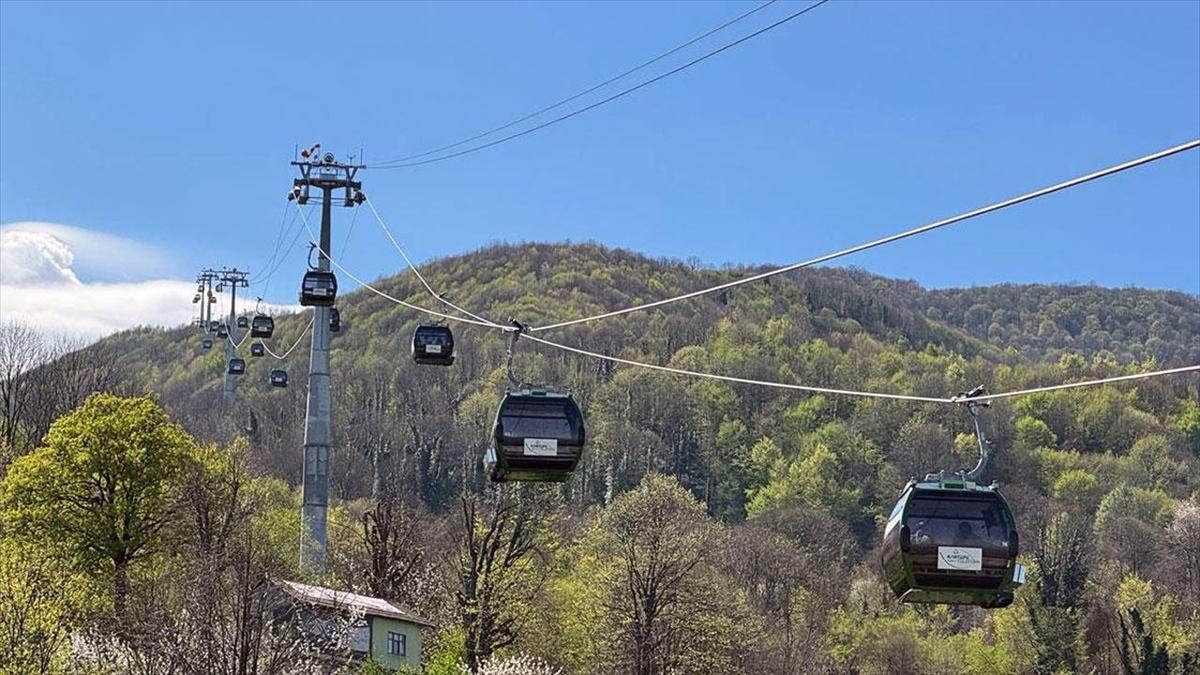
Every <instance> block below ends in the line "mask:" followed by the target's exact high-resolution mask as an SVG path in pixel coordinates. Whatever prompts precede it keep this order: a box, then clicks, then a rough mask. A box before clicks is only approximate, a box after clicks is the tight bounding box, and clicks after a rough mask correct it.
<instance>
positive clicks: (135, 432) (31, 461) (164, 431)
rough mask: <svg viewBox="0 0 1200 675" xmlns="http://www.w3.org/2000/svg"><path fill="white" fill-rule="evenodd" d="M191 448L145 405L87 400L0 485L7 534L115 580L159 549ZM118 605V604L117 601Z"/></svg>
mask: <svg viewBox="0 0 1200 675" xmlns="http://www.w3.org/2000/svg"><path fill="white" fill-rule="evenodd" d="M194 447H195V442H194V441H193V440H192V438H191V437H190V436H189V435H188V434H187V433H186V432H185V431H184V430H183V429H182V428H181V427H179V426H178V425H177V424H173V423H171V422H170V421H169V420H168V418H167V415H166V413H165V412H164V411H163V410H162V409H161V408H159V407H158V405H157V404H155V403H154V401H152V400H150V399H148V398H120V397H117V396H112V395H108V394H95V395H93V396H91V397H89V398H88V399H87V401H86V402H85V403H84V404H83V406H81V407H80V408H79V409H78V410H76V411H75V412H73V413H71V414H69V415H67V416H65V417H63V418H61V419H59V420H58V421H56V422H55V423H54V425H53V426H51V428H50V433H49V434H47V436H46V442H45V446H44V447H42V448H39V449H38V450H36V451H34V452H32V453H30V454H28V455H25V456H24V457H21V458H19V459H18V460H17V461H16V462H14V463H13V465H12V467H11V468H10V469H9V472H8V475H7V477H6V478H5V480H4V483H3V485H2V486H0V518H3V523H4V527H5V531H6V532H9V533H11V534H13V535H18V536H21V537H23V538H26V539H27V540H28V541H31V542H37V543H38V544H39V545H41V546H46V547H48V548H56V549H59V550H61V551H62V552H63V553H64V554H65V555H67V556H69V557H70V558H72V559H73V560H75V561H76V562H77V564H78V568H79V569H81V570H88V571H90V572H92V573H95V572H97V571H98V570H101V569H104V568H103V567H102V566H99V565H97V563H101V562H103V563H108V564H109V565H111V567H109V568H108V569H104V572H103V573H104V574H106V575H107V574H114V573H115V574H117V578H116V580H115V581H116V583H117V587H116V588H115V592H116V593H117V595H118V596H120V595H121V594H122V592H123V589H122V588H121V587H120V584H121V583H122V579H121V578H120V575H121V574H122V573H123V572H124V567H125V566H126V565H128V564H129V563H131V562H133V561H134V560H136V559H138V558H139V557H141V556H143V555H144V554H145V553H146V552H147V551H149V550H153V549H154V548H155V547H156V546H157V545H158V544H159V543H160V538H161V534H162V531H163V528H164V527H165V526H166V525H167V524H168V523H169V522H170V519H171V516H172V513H173V512H174V509H175V506H176V499H177V497H178V493H179V488H180V483H181V481H182V479H183V477H184V475H185V473H186V470H187V467H188V465H189V463H190V462H191V461H192V451H193V449H194ZM117 600H118V602H120V600H121V598H120V597H118V598H117Z"/></svg>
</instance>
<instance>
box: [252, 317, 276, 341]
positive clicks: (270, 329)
mask: <svg viewBox="0 0 1200 675" xmlns="http://www.w3.org/2000/svg"><path fill="white" fill-rule="evenodd" d="M274 334H275V319H272V318H271V317H269V316H267V315H266V314H255V315H254V320H253V321H251V322H250V337H256V338H269V337H271V336H272V335H274Z"/></svg>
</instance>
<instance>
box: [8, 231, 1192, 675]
mask: <svg viewBox="0 0 1200 675" xmlns="http://www.w3.org/2000/svg"><path fill="white" fill-rule="evenodd" d="M422 270H423V272H424V273H425V274H426V276H427V278H428V279H429V282H430V283H431V285H432V286H433V287H434V288H436V289H438V290H439V291H440V292H445V293H446V295H447V296H448V297H449V298H451V299H452V300H453V301H454V302H455V303H456V304H459V305H462V306H464V307H467V308H470V309H471V310H472V311H475V312H478V313H481V314H483V315H485V316H488V317H490V318H492V319H493V320H496V321H500V322H507V320H508V319H509V318H510V317H511V318H517V319H519V320H520V321H522V322H526V323H531V324H535V325H536V324H544V323H548V322H551V321H555V320H563V319H570V318H574V317H581V316H585V315H590V314H594V313H597V312H600V311H604V310H609V309H616V308H620V307H625V306H629V305H631V304H636V303H640V302H647V301H652V300H655V299H659V298H664V297H668V296H671V295H675V294H678V293H683V292H687V291H690V290H694V289H698V288H703V287H707V286H710V285H713V284H717V283H721V282H723V281H728V280H732V279H734V278H737V277H741V276H743V275H746V274H750V273H754V272H757V271H761V270H759V269H756V268H744V267H727V268H720V269H715V268H711V267H706V266H704V265H701V264H699V263H698V262H697V261H677V260H660V259H651V258H647V257H644V256H641V255H638V254H636V253H632V252H628V251H624V250H618V249H611V248H606V247H603V246H600V245H596V244H521V245H493V246H489V247H487V248H484V249H482V250H479V251H475V252H472V253H468V254H464V255H461V256H456V257H451V258H445V259H440V260H435V261H432V262H430V263H428V264H427V265H425V266H424V267H423V268H422ZM350 285H351V284H350V283H349V282H345V283H344V285H343V294H342V295H341V296H340V297H339V301H338V306H339V308H340V311H341V318H342V330H341V332H340V333H338V334H337V335H336V336H335V337H334V339H333V352H332V362H333V394H334V408H333V414H334V451H333V455H332V457H331V462H330V478H331V486H330V489H331V513H330V525H329V532H330V552H329V560H328V570H327V572H326V573H325V574H324V575H323V576H321V577H319V578H311V577H306V576H305V575H304V574H302V573H301V572H300V570H299V568H298V559H297V558H298V540H299V531H300V523H299V503H300V497H299V487H298V486H299V482H300V478H301V466H300V459H299V458H300V456H301V455H300V453H301V448H302V445H303V441H302V437H303V427H304V415H305V395H306V385H305V382H306V374H307V373H306V369H307V342H306V341H304V342H302V343H301V344H300V347H299V348H298V349H297V350H296V351H295V352H294V353H293V354H292V355H291V356H290V357H289V358H288V359H287V360H286V361H285V362H284V363H283V366H282V367H286V368H287V370H288V372H289V375H290V380H291V384H290V386H288V387H287V388H283V389H280V388H272V387H271V386H269V384H268V382H267V375H268V372H269V371H270V370H271V369H272V368H277V367H281V366H280V365H279V362H277V361H275V360H274V359H273V358H270V357H263V358H251V357H249V355H248V348H247V347H248V343H247V344H244V345H243V351H244V352H247V354H246V358H247V363H248V368H247V373H246V375H245V376H243V377H241V378H240V379H239V381H238V391H237V395H236V398H235V400H234V402H233V403H232V404H227V403H226V402H225V401H224V400H223V398H222V382H223V377H224V372H225V358H224V354H223V351H222V350H221V349H213V350H211V351H205V350H202V349H201V348H200V337H201V336H200V333H199V331H198V329H197V328H196V327H194V326H187V327H175V328H170V329H163V328H141V329H135V330H129V331H125V332H122V333H118V334H116V335H112V336H110V337H108V338H105V339H103V340H101V341H99V342H97V343H94V344H91V345H87V346H82V345H79V344H76V343H72V342H70V341H69V340H64V339H57V338H53V337H50V336H45V335H40V334H38V333H36V332H35V331H33V330H31V329H30V328H28V327H26V326H22V325H19V324H6V325H4V326H3V329H2V331H0V476H2V482H0V672H4V673H29V672H55V673H118V672H120V673H124V672H136V673H206V674H207V673H229V674H231V675H232V674H235V673H236V674H247V673H287V672H297V669H298V668H299V666H297V664H300V663H303V662H304V661H303V659H304V654H303V653H302V651H303V649H302V646H301V647H298V646H297V645H294V644H281V643H278V642H277V641H274V640H273V639H272V633H271V632H270V631H269V630H268V629H267V627H266V626H264V619H263V612H262V608H261V606H260V604H259V603H260V602H261V590H262V589H263V588H264V586H265V584H266V583H267V582H268V580H269V579H300V580H305V579H307V580H308V581H312V582H317V583H321V584H324V585H328V586H334V587H337V588H342V589H347V590H353V591H356V592H360V593H364V594H368V595H374V596H378V597H384V598H389V599H393V600H395V601H396V602H397V603H399V604H401V605H403V606H405V607H407V608H410V609H411V610H412V611H414V612H416V613H418V614H420V615H422V616H424V617H427V618H428V619H429V620H430V621H432V622H433V623H435V624H436V625H437V626H438V628H437V629H435V630H431V631H429V633H428V634H427V635H426V637H425V645H424V651H423V654H422V662H423V665H422V672H425V673H429V674H430V675H449V674H457V673H460V672H470V673H494V674H499V673H535V674H539V675H540V674H543V673H545V674H549V673H582V674H588V673H597V674H600V673H636V674H638V675H649V674H666V673H779V674H799V673H821V672H828V673H864V674H866V673H980V674H983V673H995V674H1001V673H1103V674H1108V673H1113V674H1118V673H1120V674H1130V675H1132V674H1135V673H1136V674H1150V673H1156V674H1164V675H1167V674H1182V673H1200V377H1198V376H1197V374H1196V373H1188V374H1184V375H1180V376H1173V377H1161V378H1153V379H1145V380H1138V381H1134V382H1126V383H1119V384H1111V385H1105V386H1096V387H1085V388H1078V389H1067V390H1058V391H1053V392H1046V393H1038V394H1031V395H1026V396H1020V397H1014V398H1008V399H1001V400H998V401H996V402H995V404H994V405H993V406H992V407H990V408H989V409H987V410H986V411H985V412H984V413H983V414H984V424H985V428H986V430H987V432H988V436H989V438H990V439H991V442H992V445H993V448H994V457H993V459H992V462H991V464H990V466H989V468H988V471H987V473H986V474H985V480H986V482H991V481H995V482H996V483H997V484H998V485H999V486H1000V490H1001V492H1003V494H1004V495H1005V496H1006V497H1007V499H1008V501H1009V502H1010V503H1011V504H1012V506H1013V509H1014V512H1015V515H1016V519H1017V525H1018V528H1019V531H1020V535H1021V561H1022V562H1023V563H1024V564H1025V565H1026V566H1027V567H1028V568H1029V578H1028V582H1027V583H1026V584H1025V585H1023V586H1021V587H1020V589H1019V591H1018V593H1017V597H1016V601H1015V602H1014V603H1013V604H1012V605H1011V606H1009V607H1006V608H1003V609H994V610H987V609H981V608H977V607H947V606H935V605H926V606H917V605H902V604H900V603H898V602H897V601H896V600H895V598H894V597H893V595H892V593H891V591H890V590H889V588H888V586H887V584H886V582H885V581H884V579H883V576H882V572H881V569H880V564H879V563H880V561H879V545H880V540H881V536H882V532H883V523H884V520H885V519H886V517H887V515H888V513H889V512H890V511H891V509H892V506H893V504H894V503H895V501H896V499H897V497H898V494H899V492H900V490H901V489H902V488H903V487H904V485H905V484H906V482H907V481H908V480H909V479H910V478H913V477H920V476H923V475H924V474H926V473H928V472H936V471H938V470H940V469H946V470H958V469H962V468H966V467H970V466H972V465H974V463H975V461H976V459H977V458H978V450H977V446H976V439H975V437H974V428H973V426H972V423H971V418H970V416H969V415H968V414H967V413H966V411H965V410H964V409H963V408H962V407H960V406H958V405H953V404H945V403H923V402H911V401H902V400H885V399H877V398H860V397H852V396H843V395H832V394H810V393H804V392H797V391H787V390H781V389H772V388H766V387H760V386H753V385H748V384H736V383H728V382H721V381H714V380H705V379H698V378H688V377H681V376H677V375H672V374H668V373H661V372H655V371H650V370H645V369H640V368H634V367H630V366H626V365H616V364H614V363H612V362H610V361H604V360H597V359H592V358H590V357H587V356H582V355H578V354H573V353H569V352H566V351H561V350H556V349H553V348H549V347H546V346H543V345H537V344H535V343H532V342H528V341H519V342H518V346H517V350H516V354H515V356H514V361H513V367H514V370H516V371H517V372H518V373H519V374H520V376H521V377H522V378H523V379H524V380H526V381H529V382H537V383H545V384H549V385H553V386H555V387H558V388H561V389H564V390H567V391H570V392H571V393H572V394H573V395H574V396H575V398H576V399H577V400H578V401H579V403H580V406H581V407H582V409H583V411H584V414H585V419H586V427H587V435H588V441H587V446H586V451H585V454H584V457H583V460H582V461H581V462H580V465H579V467H578V469H577V470H576V471H575V473H574V475H573V477H572V478H571V480H570V481H569V482H567V483H564V484H561V485H558V484H541V485H537V484H526V485H518V484H505V485H501V486H496V485H494V484H491V483H490V482H489V481H488V479H487V476H486V474H485V473H484V470H483V466H482V462H481V459H482V456H483V451H484V448H485V447H486V446H487V444H488V437H489V432H490V430H491V425H492V422H493V419H494V417H495V413H496V406H497V404H498V402H499V400H500V397H501V396H502V394H503V393H504V391H505V387H506V386H507V378H506V372H505V349H506V344H505V340H504V336H503V335H502V334H501V333H499V332H498V331H495V330H492V329H488V328H484V327H479V326H473V325H465V324H453V329H454V331H455V342H456V345H455V352H456V361H455V364H454V365H453V366H451V367H448V368H437V367H428V366H417V365H416V364H414V363H413V362H412V361H411V359H410V358H409V348H410V340H411V335H412V333H413V331H414V329H415V328H416V326H417V325H418V323H420V322H421V321H423V320H424V319H423V318H422V316H421V315H420V314H418V313H415V312H413V311H412V310H409V309H406V308H404V307H401V306H399V305H397V304H395V303H393V302H391V301H390V300H388V299H387V298H384V297H381V296H380V295H377V294H375V293H372V292H370V291H369V290H367V289H357V290H354V291H353V292H349V291H348V290H347V289H348V288H349V287H350ZM373 285H375V286H376V287H377V288H378V289H379V290H381V291H383V292H385V293H387V294H389V295H391V296H393V297H395V298H399V299H402V300H405V301H407V302H410V303H414V304H418V305H423V306H427V307H429V306H433V304H434V301H433V299H432V298H430V297H429V295H428V294H426V292H425V290H424V288H422V286H421V285H420V284H419V283H418V282H417V280H416V279H415V278H414V277H413V275H412V274H411V273H400V274H397V275H395V276H391V277H388V278H384V279H380V280H377V281H375V282H373ZM188 300H189V298H180V302H181V303H186V302H188ZM310 316H311V313H309V312H299V313H295V314H287V315H282V316H277V317H276V332H275V336H274V337H273V338H272V339H271V341H270V344H271V345H272V348H273V349H274V350H275V351H276V352H279V353H281V352H282V351H283V350H285V349H286V348H287V347H288V346H290V345H291V344H292V343H293V342H294V341H296V340H297V339H303V334H304V332H305V329H306V327H307V325H308V322H309V321H310ZM546 337H548V338H549V339H552V340H555V341H558V342H562V343H564V344H566V345H570V346H574V347H580V348H584V349H587V350H591V351H594V352H599V353H602V354H609V355H614V356H620V357H624V358H627V359H633V360H638V361H643V362H648V363H654V364H660V365H670V366H674V367H678V368H685V369H689V370H696V371H706V372H712V373H720V374H723V375H731V376H736V377H742V378H750V379H755V380H764V381H773V382H785V383H797V384H806V385H817V386H821V387H831V388H838V389H847V390H860V391H874V392H890V393H900V394H913V395H920V396H931V397H947V396H952V395H954V394H956V393H958V392H963V391H967V390H970V389H972V388H974V387H977V386H983V387H985V388H986V389H987V390H988V391H992V392H1005V391H1012V390H1018V389H1025V388H1033V387H1040V386H1045V385H1053V384H1059V383H1063V382H1071V381H1082V380H1088V379H1095V378H1105V377H1110V376H1114V375H1121V374H1132V373H1138V372H1144V371H1148V370H1156V369H1160V368H1168V367H1175V366H1186V365H1194V364H1200V298H1198V297H1197V296H1195V295H1189V294H1186V293H1178V292H1165V291H1154V290H1143V289H1137V288H1123V289H1109V288H1101V287H1097V286H1040V285H1002V286H993V287H980V288H959V289H941V290H927V289H924V288H922V287H920V286H919V285H917V284H916V283H913V282H909V281H900V280H893V279H886V278H882V277H878V276H874V275H871V274H869V273H867V272H864V271H861V270H856V269H847V268H819V269H808V270H801V271H798V272H794V273H791V274H788V275H784V276H780V277H774V278H769V279H766V280H764V281H762V282H756V283H753V284H750V285H746V286H741V287H737V288H731V289H729V290H727V291H724V292H721V293H714V294H711V295H707V296H703V297H698V298H695V299H691V300H688V301H685V302H682V303H677V304H673V305H667V306H663V307H659V308H656V309H652V310H649V311H642V312H635V313H631V314H626V315H623V316H619V317H614V318H611V319H608V320H604V321H599V322H594V323H588V324H582V325H576V326H571V327H568V328H564V329H561V330H556V331H550V332H548V333H547V334H546ZM357 668H358V670H359V672H364V673H366V672H378V668H377V667H376V666H374V665H372V664H370V663H368V664H366V665H364V666H361V667H357Z"/></svg>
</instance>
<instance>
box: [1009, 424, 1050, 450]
mask: <svg viewBox="0 0 1200 675" xmlns="http://www.w3.org/2000/svg"><path fill="white" fill-rule="evenodd" d="M1056 443H1058V439H1057V438H1055V436H1054V432H1053V431H1051V430H1050V427H1049V426H1048V425H1047V424H1046V423H1045V422H1043V421H1041V420H1039V419H1037V418H1036V417H1030V416H1028V415H1026V416H1025V417H1021V418H1018V419H1017V422H1016V424H1015V425H1014V429H1013V445H1014V446H1015V447H1017V448H1018V449H1022V450H1036V449H1038V448H1053V447H1054V446H1055V444H1056Z"/></svg>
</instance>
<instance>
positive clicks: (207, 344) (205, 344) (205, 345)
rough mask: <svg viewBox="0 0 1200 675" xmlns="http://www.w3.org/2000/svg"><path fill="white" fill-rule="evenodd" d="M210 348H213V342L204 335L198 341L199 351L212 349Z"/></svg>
mask: <svg viewBox="0 0 1200 675" xmlns="http://www.w3.org/2000/svg"><path fill="white" fill-rule="evenodd" d="M212 346H213V340H212V338H210V337H208V336H207V335H205V336H204V338H203V339H201V340H200V348H201V349H212Z"/></svg>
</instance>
